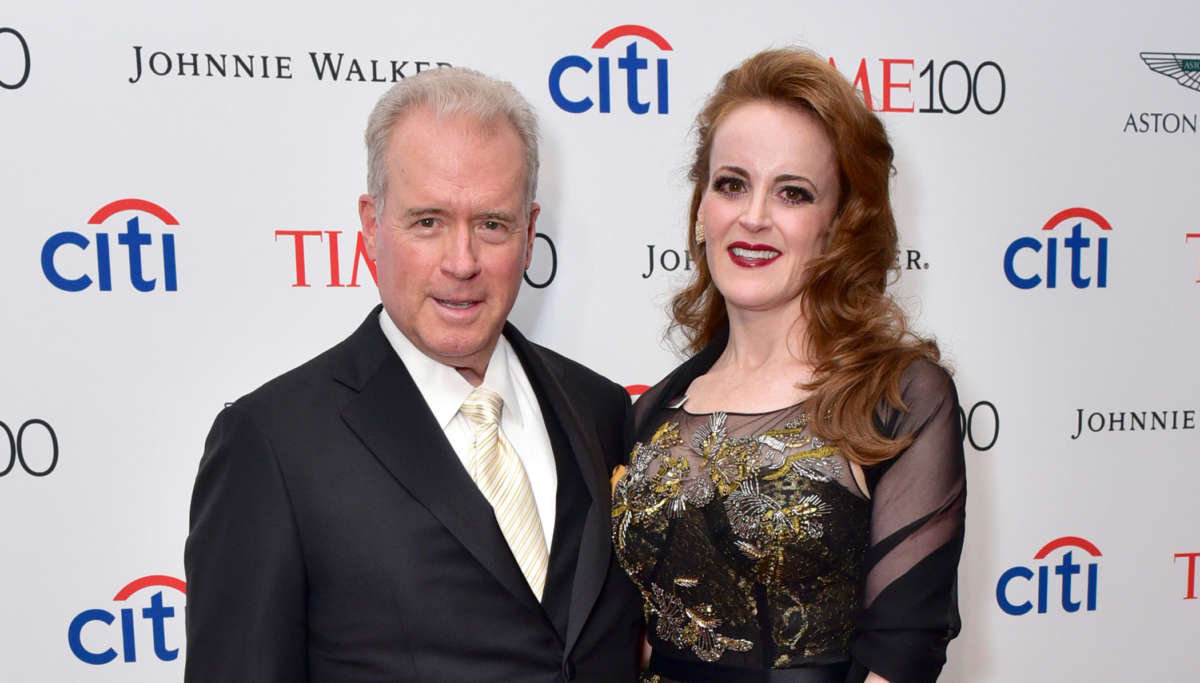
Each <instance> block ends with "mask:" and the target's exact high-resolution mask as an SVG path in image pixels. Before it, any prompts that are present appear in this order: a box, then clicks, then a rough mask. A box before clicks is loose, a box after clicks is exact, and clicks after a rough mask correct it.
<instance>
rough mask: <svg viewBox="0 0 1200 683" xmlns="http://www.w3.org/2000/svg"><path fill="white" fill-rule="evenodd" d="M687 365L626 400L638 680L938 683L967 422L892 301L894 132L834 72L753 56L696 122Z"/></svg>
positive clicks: (616, 520)
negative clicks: (641, 645)
mask: <svg viewBox="0 0 1200 683" xmlns="http://www.w3.org/2000/svg"><path fill="white" fill-rule="evenodd" d="M697 127H698V137H699V144H698V145H697V148H696V155H695V160H694V163H693V165H692V170H691V174H690V175H691V178H692V180H693V182H694V183H695V187H694V191H693V194H692V203H691V212H690V220H689V225H690V230H689V235H688V237H689V241H690V245H691V250H692V258H693V260H694V261H695V263H696V269H695V271H694V272H695V275H694V278H693V280H692V282H691V284H690V285H689V286H688V287H687V288H686V289H685V290H683V291H682V292H681V293H680V294H678V295H677V296H676V297H675V300H674V302H673V305H672V309H673V314H674V325H675V326H676V327H677V328H678V329H679V330H681V331H682V332H683V333H684V334H685V336H686V337H687V339H688V340H689V342H690V347H691V350H692V351H695V352H696V353H695V355H694V356H693V357H692V358H691V359H690V360H688V361H687V362H685V363H684V364H683V365H682V366H680V367H679V368H677V369H676V370H675V371H674V372H672V373H671V374H670V375H668V376H667V377H666V378H665V379H664V380H662V381H661V382H659V383H658V384H657V385H656V386H655V387H653V388H652V389H650V390H649V391H647V392H646V393H645V394H644V395H643V396H642V397H641V398H640V399H639V400H638V403H637V425H636V434H637V443H636V444H635V445H634V447H633V450H632V453H631V455H630V462H629V464H628V469H627V471H626V472H624V473H623V474H622V475H620V477H619V478H618V479H617V480H616V482H615V488H614V501H613V541H614V547H615V548H616V551H617V557H618V560H619V561H620V562H621V564H622V565H623V566H624V567H625V569H626V571H627V572H628V573H629V575H630V576H631V577H632V579H633V580H634V583H635V584H637V586H638V588H639V589H640V590H641V593H642V596H643V600H644V608H645V611H646V615H647V627H648V630H649V634H648V639H649V642H650V645H651V647H652V651H653V655H652V657H651V662H650V668H649V669H648V670H647V672H646V674H645V678H646V680H649V681H731V682H732V681H738V682H739V683H740V682H742V681H788V682H792V681H796V682H800V681H803V682H806V683H807V682H817V681H819V682H825V681H839V682H840V681H858V682H860V681H864V680H866V681H869V682H872V683H878V682H880V681H886V682H889V683H907V682H909V681H932V680H934V679H936V678H937V676H938V673H939V672H940V671H941V667H942V665H943V663H944V662H945V651H946V645H947V643H948V642H949V640H950V639H951V638H953V637H954V636H955V635H956V634H957V633H958V630H959V619H958V610H957V605H956V597H955V574H956V570H957V565H958V559H959V554H960V552H961V549H962V539H963V514H964V502H965V496H966V485H965V476H964V464H963V454H962V439H961V435H960V431H959V430H960V428H959V417H958V402H957V398H956V395H955V390H954V385H953V383H952V381H951V380H950V377H949V376H948V375H947V373H946V372H945V371H944V370H943V369H942V368H941V367H939V366H938V365H937V360H938V351H937V347H936V345H935V344H934V343H933V342H931V341H926V340H921V339H919V338H916V337H914V336H913V335H912V334H911V333H909V332H908V330H907V327H906V322H905V318H904V315H903V313H902V312H901V310H900V309H899V307H898V306H897V305H896V304H895V302H893V301H892V300H891V298H890V297H889V296H888V295H887V293H886V292H885V287H886V283H887V278H888V275H889V273H890V271H891V270H892V268H894V267H895V254H896V245H897V237H896V227H895V221H894V219H893V217H892V211H891V206H890V204H889V199H888V179H889V174H890V171H891V168H892V165H891V164H892V148H891V145H890V144H889V143H888V140H887V135H886V133H885V132H884V129H883V125H882V123H881V122H880V121H879V119H878V118H876V117H875V115H874V114H872V113H871V112H870V111H869V110H868V109H867V108H866V107H865V106H864V103H863V100H862V98H861V96H860V95H859V94H858V93H857V92H855V91H854V89H853V88H852V87H851V86H850V85H849V84H848V83H847V82H846V80H845V79H844V78H843V77H842V76H841V75H840V74H839V73H838V72H837V71H836V70H835V69H834V68H833V67H831V66H830V65H829V64H828V63H826V62H825V61H823V60H822V59H820V58H819V57H817V56H816V55H813V54H811V53H808V52H804V51H800V50H771V51H767V52H763V53H760V54H758V55H755V56H754V57H752V58H751V59H749V60H748V61H746V62H745V63H743V64H742V65H741V66H739V67H738V68H736V69H734V70H733V71H731V72H729V73H728V74H726V75H725V76H724V78H723V79H722V80H721V82H720V84H719V86H718V88H717V91H716V93H715V94H713V95H712V97H711V98H710V99H709V101H708V103H707V105H706V106H705V107H704V109H703V111H701V113H700V115H699V117H698V120H697Z"/></svg>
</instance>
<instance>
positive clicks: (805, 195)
mask: <svg viewBox="0 0 1200 683" xmlns="http://www.w3.org/2000/svg"><path fill="white" fill-rule="evenodd" d="M780 194H781V195H783V200H784V201H786V202H788V203H789V204H802V203H804V202H811V201H812V198H813V197H812V193H811V192H809V191H808V190H806V189H805V188H803V187H794V186H788V187H785V188H783V189H782V190H780Z"/></svg>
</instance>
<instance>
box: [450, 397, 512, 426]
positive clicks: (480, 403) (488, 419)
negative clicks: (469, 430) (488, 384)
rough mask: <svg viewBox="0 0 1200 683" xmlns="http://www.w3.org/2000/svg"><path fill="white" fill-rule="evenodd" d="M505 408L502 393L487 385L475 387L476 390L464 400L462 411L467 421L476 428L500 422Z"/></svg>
mask: <svg viewBox="0 0 1200 683" xmlns="http://www.w3.org/2000/svg"><path fill="white" fill-rule="evenodd" d="M503 408H504V399H502V398H500V394H497V393H496V392H494V391H492V390H491V389H487V388H485V387H475V389H474V391H472V392H471V394H470V395H469V396H467V400H465V401H463V404H462V407H461V408H460V409H459V410H460V411H462V414H463V416H464V417H466V418H467V421H468V422H470V423H471V426H472V427H474V428H475V429H476V430H479V429H482V428H484V427H490V426H493V425H499V424H500V411H501V410H503Z"/></svg>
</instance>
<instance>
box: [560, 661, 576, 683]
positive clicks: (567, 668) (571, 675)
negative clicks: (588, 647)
mask: <svg viewBox="0 0 1200 683" xmlns="http://www.w3.org/2000/svg"><path fill="white" fill-rule="evenodd" d="M563 678H565V679H567V680H568V681H573V680H575V662H572V661H571V660H569V659H568V660H567V661H565V662H563Z"/></svg>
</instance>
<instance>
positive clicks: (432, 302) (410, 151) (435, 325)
mask: <svg viewBox="0 0 1200 683" xmlns="http://www.w3.org/2000/svg"><path fill="white" fill-rule="evenodd" d="M524 159H525V155H524V151H523V149H522V146H521V138H520V136H519V135H518V134H517V131H516V129H515V128H514V127H513V126H512V125H511V124H510V123H509V122H507V121H499V122H496V123H494V124H491V125H484V124H481V123H480V122H479V121H477V120H475V119H474V118H471V117H468V116H450V117H444V118H439V117H437V116H436V115H434V113H433V112H432V111H431V110H429V109H428V108H425V107H420V108H417V109H414V110H412V111H409V112H406V113H405V114H404V115H402V116H401V117H400V119H399V120H398V121H397V122H396V124H395V126H394V127H393V128H392V134H391V140H390V141H389V143H388V151H387V190H386V193H385V198H384V202H383V207H382V212H379V211H377V207H376V206H375V203H374V202H373V201H371V198H370V197H369V196H367V195H363V196H362V197H361V198H360V199H359V217H360V218H361V220H362V228H363V235H364V237H365V238H366V247H367V254H368V255H369V256H370V257H371V258H372V259H374V260H375V261H376V274H377V278H378V281H379V295H380V298H381V299H382V300H383V307H384V309H385V310H386V311H387V314H388V315H389V316H391V319H392V321H393V322H395V323H396V327H398V328H400V331H401V332H403V333H404V335H405V336H406V337H408V339H409V340H410V341H411V342H412V343H413V344H414V345H415V346H416V347H417V348H418V349H420V350H421V351H422V352H423V353H424V354H425V355H427V356H429V357H430V358H432V359H434V360H436V361H438V362H439V363H443V364H446V365H450V366H452V367H456V368H471V369H473V370H474V371H475V372H477V373H479V374H480V375H482V374H483V371H484V369H486V367H487V362H488V359H489V358H491V354H492V350H493V349H494V348H495V345H496V340H497V339H498V338H499V337H500V332H501V329H502V328H503V327H504V321H505V320H506V319H507V318H508V312H509V311H510V310H512V306H513V302H514V301H516V298H517V290H518V289H519V288H520V286H521V276H522V274H523V273H524V271H525V269H526V268H528V267H529V260H530V257H531V256H532V253H533V237H534V234H535V232H534V224H535V222H536V221H537V214H538V210H539V208H538V206H537V204H533V205H532V206H531V207H528V210H527V207H526V205H525V168H524Z"/></svg>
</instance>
